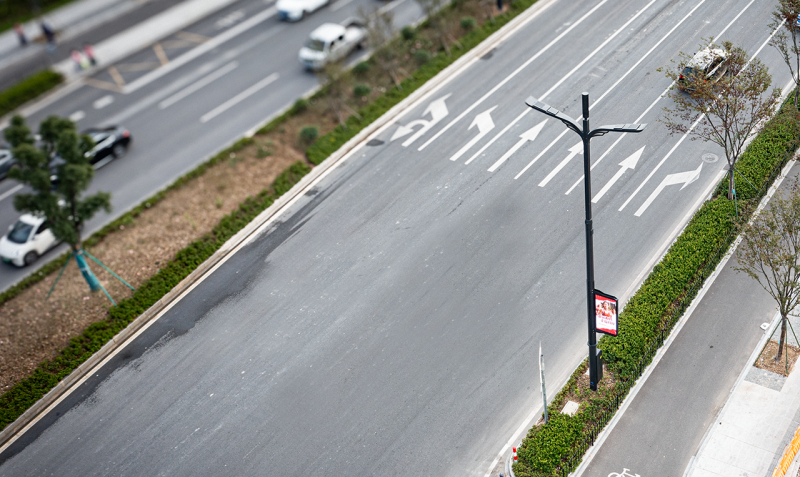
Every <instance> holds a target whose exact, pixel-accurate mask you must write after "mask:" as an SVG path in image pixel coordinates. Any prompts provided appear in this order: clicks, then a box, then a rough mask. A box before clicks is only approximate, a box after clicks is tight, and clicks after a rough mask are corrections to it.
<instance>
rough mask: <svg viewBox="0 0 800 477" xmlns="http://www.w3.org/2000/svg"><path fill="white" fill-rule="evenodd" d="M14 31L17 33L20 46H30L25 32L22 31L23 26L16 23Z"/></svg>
mask: <svg viewBox="0 0 800 477" xmlns="http://www.w3.org/2000/svg"><path fill="white" fill-rule="evenodd" d="M14 31H15V32H16V33H17V38H19V46H28V38H27V37H26V36H25V30H23V29H22V25H20V24H19V23H15V24H14Z"/></svg>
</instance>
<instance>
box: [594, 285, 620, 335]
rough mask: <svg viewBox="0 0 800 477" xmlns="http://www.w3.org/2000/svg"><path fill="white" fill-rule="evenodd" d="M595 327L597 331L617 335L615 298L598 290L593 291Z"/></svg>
mask: <svg viewBox="0 0 800 477" xmlns="http://www.w3.org/2000/svg"><path fill="white" fill-rule="evenodd" d="M594 315H595V320H594V321H595V325H594V327H595V329H596V330H597V332H598V333H605V334H607V335H611V336H617V331H618V330H619V326H618V325H619V320H618V315H617V298H616V297H613V296H611V295H606V294H605V293H603V292H601V291H600V290H595V291H594Z"/></svg>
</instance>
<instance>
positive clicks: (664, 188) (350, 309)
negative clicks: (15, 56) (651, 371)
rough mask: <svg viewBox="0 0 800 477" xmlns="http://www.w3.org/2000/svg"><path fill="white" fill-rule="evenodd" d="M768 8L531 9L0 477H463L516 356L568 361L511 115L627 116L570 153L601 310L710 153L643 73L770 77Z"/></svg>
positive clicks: (669, 228) (630, 285)
mask: <svg viewBox="0 0 800 477" xmlns="http://www.w3.org/2000/svg"><path fill="white" fill-rule="evenodd" d="M543 7H544V8H543ZM771 8H772V4H771V3H770V2H755V1H754V0H715V1H712V0H684V1H667V0H647V1H645V2H642V1H638V0H619V1H612V0H593V1H590V2H567V1H564V0H555V1H546V2H545V1H544V0H543V3H542V5H541V6H540V7H539V8H538V10H537V12H538V13H537V14H536V15H533V16H532V17H531V18H530V20H529V21H528V22H527V23H525V24H524V25H522V26H521V27H520V28H519V29H518V30H517V31H516V32H514V34H513V35H511V36H509V37H508V38H506V39H505V41H503V42H502V43H500V44H498V45H496V48H495V49H494V50H493V51H492V52H491V54H486V55H484V56H482V57H480V58H475V59H474V60H473V61H472V62H471V63H470V64H468V65H467V66H466V67H465V68H464V69H463V70H461V71H460V72H459V74H457V75H454V76H453V77H452V78H451V79H450V80H449V81H447V82H444V83H443V84H441V85H440V86H439V87H438V88H437V89H435V90H433V91H431V92H430V93H429V94H427V95H426V96H424V97H422V98H421V99H420V100H419V101H417V102H416V103H415V104H413V105H411V106H410V107H409V108H408V109H407V110H406V111H405V112H404V114H403V115H402V116H401V117H400V118H399V119H398V120H397V121H396V124H395V125H392V126H391V127H388V128H385V129H383V130H381V131H379V132H378V133H376V135H374V137H371V138H369V141H368V142H367V141H365V142H364V143H363V144H362V145H361V146H359V148H357V149H356V150H355V151H354V152H353V153H352V154H351V155H349V156H348V157H347V158H346V160H343V161H342V162H341V163H340V164H339V165H338V167H336V168H335V169H333V170H332V171H331V172H330V173H328V174H327V175H325V176H324V177H322V178H320V179H319V180H318V181H317V182H316V183H315V184H313V185H312V187H311V189H309V190H308V192H307V193H305V194H304V195H302V196H300V198H299V199H298V200H297V201H295V202H294V203H293V204H292V205H291V206H289V207H288V208H287V209H286V210H285V211H284V212H283V213H282V215H281V216H280V217H279V220H278V222H277V223H276V225H275V226H273V227H270V228H269V230H268V231H266V232H264V233H262V234H261V235H259V236H258V237H256V238H254V239H253V240H252V241H251V242H250V243H249V244H248V245H247V246H246V247H244V248H242V249H241V250H240V251H239V252H238V253H236V254H235V255H233V256H232V257H231V258H229V259H228V260H227V261H226V262H225V263H224V264H223V265H222V266H220V267H219V268H218V269H217V270H216V271H215V272H214V273H213V274H211V275H210V276H208V277H207V278H206V279H205V280H204V281H202V282H201V283H200V284H199V285H198V286H197V287H196V288H194V290H193V291H192V292H191V293H189V294H188V295H187V296H186V297H185V298H184V299H182V300H181V301H180V302H178V303H177V304H176V305H175V306H174V307H173V308H172V309H171V310H170V311H169V312H167V313H166V314H165V315H164V316H163V317H162V318H161V319H160V320H159V321H158V322H156V323H155V324H154V325H152V326H151V327H150V328H148V329H147V330H146V331H145V332H144V333H142V334H141V335H140V336H139V337H138V338H137V339H136V340H135V341H134V342H133V343H132V344H130V345H128V346H126V347H125V348H123V349H122V350H121V352H120V353H119V354H117V355H116V356H115V357H114V358H113V359H111V360H110V361H109V362H108V363H107V364H106V365H105V366H104V367H103V368H102V369H101V370H99V371H98V372H97V373H96V374H93V375H92V376H91V377H90V378H89V379H88V380H87V381H86V382H84V383H83V384H82V385H81V386H80V387H79V388H78V389H77V390H76V391H75V392H73V393H72V394H70V395H69V396H68V397H67V398H66V399H65V400H64V401H62V402H61V403H60V404H59V405H58V406H57V407H56V408H55V409H54V410H53V411H51V412H49V413H48V414H47V415H45V416H43V418H42V419H41V420H40V421H38V422H37V423H36V424H35V425H34V426H33V427H32V428H31V430H30V431H28V432H27V433H26V434H24V435H22V436H21V437H20V438H19V439H18V440H16V441H15V442H14V443H13V444H12V445H11V446H9V447H8V448H7V449H5V450H4V451H3V452H2V454H0V461H2V462H3V464H2V465H0V475H45V474H56V475H89V474H118V475H153V474H163V475H167V474H169V475H197V474H205V475H211V474H224V475H265V474H266V475H452V476H459V477H463V476H466V475H477V476H483V475H486V474H487V473H488V472H490V471H491V469H492V467H493V464H494V463H495V462H496V458H497V456H498V453H499V452H501V451H502V450H503V448H504V445H505V444H506V443H507V442H508V441H509V440H511V439H518V438H519V437H520V436H519V434H517V431H518V430H525V429H527V426H529V425H530V424H531V422H530V419H531V418H532V417H535V416H536V414H537V412H538V411H539V410H540V406H541V398H540V397H539V395H538V392H537V390H538V374H537V373H538V366H537V359H536V357H537V352H538V346H539V343H540V342H541V345H542V348H543V350H544V353H545V355H546V361H547V379H548V382H549V383H550V384H549V386H548V388H549V389H550V390H552V392H553V393H555V392H556V391H557V390H558V386H559V385H560V384H561V383H563V382H564V380H565V379H566V378H567V376H568V375H569V374H570V373H571V371H572V370H573V369H574V367H575V366H576V365H577V364H578V363H579V362H580V360H581V359H582V358H583V356H584V355H585V353H586V331H585V326H586V325H585V317H584V311H585V303H584V301H583V300H584V296H585V294H584V290H585V289H584V286H585V281H584V280H585V275H584V249H583V247H584V237H583V230H584V228H583V195H582V188H581V184H580V180H581V173H582V169H581V162H580V155H579V154H576V152H575V151H576V148H575V145H576V143H577V142H578V140H577V137H576V136H573V135H571V133H567V134H563V135H562V133H563V131H564V126H563V125H561V124H560V123H556V122H555V121H553V120H547V121H545V119H546V118H545V117H543V116H540V115H538V114H537V113H536V112H534V111H530V110H529V109H528V108H527V107H526V106H525V105H524V100H525V99H526V98H527V97H528V96H531V95H532V96H534V97H537V98H539V99H541V100H542V101H545V102H547V103H549V104H551V105H553V106H555V107H557V108H559V109H561V110H563V111H565V112H566V113H567V114H569V115H571V116H573V117H577V116H579V115H580V93H581V92H582V91H588V92H589V93H590V94H591V98H592V121H593V124H594V125H600V124H601V123H602V124H615V123H630V122H640V123H648V124H649V126H648V128H647V129H646V130H645V131H644V132H643V133H641V134H637V135H632V134H628V135H625V136H617V137H613V136H606V137H603V138H600V139H595V140H593V142H592V147H593V157H594V158H595V163H596V167H595V168H594V170H593V181H594V191H595V195H594V202H595V203H594V207H595V209H594V211H595V239H594V240H595V265H596V286H597V288H598V289H601V290H603V291H605V292H607V293H611V294H615V295H617V296H619V297H620V298H621V300H622V301H623V302H624V301H625V300H626V299H627V298H628V297H629V296H630V295H631V293H632V292H633V291H634V290H635V288H636V286H637V285H638V284H639V283H640V282H641V281H642V280H643V278H644V277H645V276H646V275H647V273H648V271H649V270H650V269H651V267H652V266H653V264H654V263H655V262H656V261H657V260H658V258H659V257H660V256H661V254H662V253H663V252H664V250H665V248H666V247H667V246H668V244H669V242H670V241H671V239H672V238H673V237H674V236H675V235H676V234H677V233H678V231H679V230H680V229H681V227H682V226H683V225H684V224H685V223H686V221H687V220H688V218H689V217H690V215H691V213H692V212H693V211H694V210H695V209H696V208H697V207H698V205H699V204H700V203H701V202H702V201H703V200H704V199H705V198H706V197H707V196H708V194H709V192H710V191H711V189H712V188H713V186H714V185H715V184H716V182H717V181H718V180H719V179H720V177H721V175H722V173H723V165H724V162H725V161H724V158H722V157H721V156H722V152H721V151H720V150H719V148H717V147H715V146H713V145H710V144H705V143H702V142H698V141H691V140H688V139H687V138H686V137H683V136H674V137H671V136H669V135H668V134H667V133H666V131H665V129H664V128H663V127H662V126H660V125H659V123H658V122H657V118H658V117H659V116H660V115H661V113H662V112H661V108H662V107H663V106H665V105H667V104H668V103H667V101H668V99H665V98H664V97H663V93H664V91H665V90H666V89H667V88H668V87H669V84H670V83H669V80H667V79H666V78H665V77H664V76H663V73H658V72H657V71H656V68H658V67H660V66H667V65H669V64H670V59H672V58H675V57H677V54H678V52H679V51H685V52H693V51H695V49H696V48H697V47H698V45H699V43H700V42H701V39H702V38H707V37H710V36H714V37H716V38H720V39H730V40H732V41H734V42H735V43H737V44H739V45H741V46H743V47H744V48H745V49H746V50H747V51H749V52H751V53H757V54H758V57H759V58H760V59H761V60H762V61H764V62H765V63H766V64H767V65H768V66H769V67H770V69H771V72H772V73H773V75H774V78H775V84H776V85H778V86H784V85H786V83H787V82H788V81H789V79H790V77H789V73H788V72H787V71H785V70H784V68H783V64H782V61H781V59H780V57H779V55H778V53H777V52H776V51H774V50H773V49H771V48H770V47H768V46H766V41H767V39H768V37H769V34H770V31H769V30H768V29H767V27H766V25H767V24H768V23H769V20H770V14H769V13H770V10H771ZM237 61H238V60H237ZM222 66H224V64H223V62H222V61H220V63H219V67H222ZM269 74H271V70H269V68H266V69H264V71H263V77H267V76H268V75H269ZM231 87H233V86H231ZM236 91H240V90H236ZM160 100H161V99H160ZM128 107H129V108H131V107H136V106H134V105H132V106H128ZM187 109H192V108H187ZM206 112H207V108H206V107H197V108H194V109H193V117H194V120H195V121H198V118H199V117H202V115H203V114H205V113H206ZM120 114H121V113H120ZM163 114H165V117H167V118H169V117H170V116H169V114H170V113H169V109H166V110H164V113H163ZM183 117H184V118H186V117H192V116H189V115H185V116H183ZM233 120H234V118H231V121H233ZM126 122H127V121H126ZM411 123H413V124H411ZM215 124H217V125H218V126H221V125H222V124H223V122H219V123H215ZM237 124H238V123H237ZM245 126H246V125H245ZM407 126H413V127H412V128H411V129H409V128H408V127H407ZM203 131H206V130H203ZM208 131H209V132H208V133H209V134H215V132H214V131H213V130H212V129H209V130H208ZM420 131H422V132H420ZM163 141H168V139H164V140H163ZM182 147H187V145H185V144H183V145H182ZM188 147H191V145H188ZM634 158H635V159H634ZM127 160H128V159H127V158H126V159H125V160H123V161H119V163H118V167H127V162H126V161H127ZM154 164H156V163H154ZM153 167H156V166H153ZM620 171H622V172H620ZM150 173H151V174H157V172H150ZM121 176H124V173H123V174H121ZM609 184H610V185H609ZM606 186H607V187H606ZM682 472H683V469H664V470H663V472H662V473H659V475H681V474H682Z"/></svg>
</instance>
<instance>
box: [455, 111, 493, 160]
mask: <svg viewBox="0 0 800 477" xmlns="http://www.w3.org/2000/svg"><path fill="white" fill-rule="evenodd" d="M496 107H497V106H493V107H492V108H490V109H487V110H486V111H484V112H482V113H481V114H479V115H477V116H475V119H473V120H472V124H470V125H469V128H467V129H468V130H469V129H472V128H474V127H475V126H478V135H477V136H475V137H474V138H472V139H470V140H469V142H468V143H466V144H464V147H462V148H461V149H459V150H458V152H456V153H455V154H453V157H451V158H450V160H451V161H457V160H458V158H459V157H461V156H463V155H464V153H465V152H467V151H469V149H470V148H471V147H472V146H474V145H475V144H477V143H478V141H480V140H481V139H483V136H485V135H487V134H489V132H490V131H491V130H492V129H494V121H492V111H494V109H495V108H496Z"/></svg>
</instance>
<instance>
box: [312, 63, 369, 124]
mask: <svg viewBox="0 0 800 477" xmlns="http://www.w3.org/2000/svg"><path fill="white" fill-rule="evenodd" d="M317 78H318V79H319V84H320V86H322V88H324V89H325V90H326V91H325V93H326V94H325V99H326V100H327V101H328V108H329V110H330V112H331V113H332V114H333V115H334V116H336V120H337V121H338V122H339V124H340V125H341V126H342V128H344V129H347V124H346V123H345V120H346V119H347V118H346V117H345V116H344V113H345V112H348V113H350V114H352V115H353V116H356V117H358V118H360V116H359V115H358V113H357V112H355V110H353V108H351V107H350V106H348V105H347V92H348V87H349V86H350V70H348V69H346V68H345V67H344V66H342V63H341V62H339V61H331V62H329V63H327V64H326V65H325V67H324V68H322V69H321V70H318V71H317Z"/></svg>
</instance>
